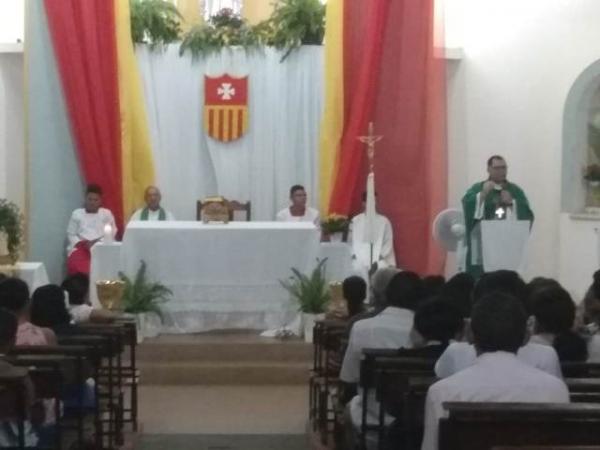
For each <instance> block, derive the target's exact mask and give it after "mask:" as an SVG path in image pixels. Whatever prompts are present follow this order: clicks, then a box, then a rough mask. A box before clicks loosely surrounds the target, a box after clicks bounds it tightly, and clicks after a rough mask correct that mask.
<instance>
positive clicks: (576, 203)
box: [561, 60, 600, 219]
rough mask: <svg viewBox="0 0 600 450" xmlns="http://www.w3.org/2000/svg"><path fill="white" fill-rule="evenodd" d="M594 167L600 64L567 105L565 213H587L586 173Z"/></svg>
mask: <svg viewBox="0 0 600 450" xmlns="http://www.w3.org/2000/svg"><path fill="white" fill-rule="evenodd" d="M594 126H595V128H596V129H597V130H595V129H594ZM590 144H592V145H590ZM594 147H596V149H594ZM594 163H596V164H598V163H600V60H599V61H596V62H594V63H593V64H591V65H590V66H588V67H587V68H586V69H585V70H584V71H583V72H582V73H581V74H580V75H579V76H578V77H577V79H576V80H575V82H574V83H573V86H572V87H571V89H570V91H569V94H568V95H567V100H566V102H565V109H564V116H563V145H562V179H561V183H562V184H561V212H565V213H571V214H577V213H583V212H584V210H585V206H586V183H585V182H584V180H583V170H584V168H585V167H586V166H588V165H589V164H594ZM599 219H600V216H599Z"/></svg>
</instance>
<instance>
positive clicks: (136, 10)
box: [129, 0, 183, 49]
mask: <svg viewBox="0 0 600 450" xmlns="http://www.w3.org/2000/svg"><path fill="white" fill-rule="evenodd" d="M129 4H130V16H131V17H130V21H131V39H132V40H133V42H134V44H149V46H150V48H152V49H154V48H155V47H157V46H163V45H166V44H169V43H171V42H175V41H178V40H179V37H180V34H181V21H182V20H183V17H182V16H181V14H180V13H179V10H178V9H177V7H176V6H175V5H174V4H173V3H171V2H168V1H166V0H130V2H129Z"/></svg>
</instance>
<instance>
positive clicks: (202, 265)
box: [120, 221, 319, 333]
mask: <svg viewBox="0 0 600 450" xmlns="http://www.w3.org/2000/svg"><path fill="white" fill-rule="evenodd" d="M318 255H319V231H318V229H317V228H316V227H315V226H314V225H313V224H311V223H279V222H230V223H229V224H227V225H224V224H203V223H200V222H183V221H181V222H177V221H173V222H130V223H129V224H128V226H127V229H126V230H125V235H124V237H123V244H122V251H121V264H120V265H121V267H122V269H123V272H124V273H126V274H127V275H129V276H131V277H133V276H134V275H135V273H136V271H137V269H138V267H139V264H140V261H141V260H144V261H145V262H146V263H147V266H148V268H147V270H148V272H147V275H148V278H149V279H150V280H155V281H159V282H161V283H162V284H164V285H165V286H167V287H168V288H170V289H171V290H172V291H173V298H172V299H171V301H169V302H168V303H166V304H165V305H164V306H163V309H164V312H165V323H164V325H163V332H167V333H194V332H202V331H209V330H214V329H232V328H237V329H244V328H245V329H259V330H260V329H268V328H277V327H281V326H283V325H284V324H285V323H287V321H288V320H289V319H290V318H291V317H293V316H294V314H295V312H296V305H295V304H294V303H293V302H291V301H290V298H289V295H288V293H287V292H286V291H285V290H284V289H283V288H282V287H281V285H280V283H279V280H282V279H285V278H287V277H289V276H290V275H291V268H292V267H296V268H298V269H299V270H300V271H301V272H304V273H308V272H309V271H310V270H311V269H312V268H313V267H314V265H315V262H316V259H317V257H318Z"/></svg>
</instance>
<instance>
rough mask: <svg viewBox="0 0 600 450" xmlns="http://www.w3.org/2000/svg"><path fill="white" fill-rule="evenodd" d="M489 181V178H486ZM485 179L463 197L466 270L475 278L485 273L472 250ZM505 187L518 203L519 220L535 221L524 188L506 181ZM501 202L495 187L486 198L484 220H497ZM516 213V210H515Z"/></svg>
mask: <svg viewBox="0 0 600 450" xmlns="http://www.w3.org/2000/svg"><path fill="white" fill-rule="evenodd" d="M486 181H487V180H486ZM484 183H485V181H480V182H479V183H475V184H474V185H473V186H471V188H470V189H469V190H468V191H467V193H466V194H465V195H464V197H463V198H462V206H463V211H464V214H465V228H466V234H465V242H466V245H467V260H466V271H467V272H468V273H470V274H471V275H473V276H474V277H475V278H479V277H480V276H481V275H482V274H483V266H482V265H481V264H480V263H479V264H477V263H475V262H474V261H473V260H472V256H471V250H472V248H471V247H472V238H471V233H472V232H473V229H474V228H475V226H476V225H477V224H478V223H479V222H480V220H477V219H475V208H476V207H477V194H479V193H480V192H481V190H482V189H483V184H484ZM503 189H504V190H505V191H508V192H510V194H511V195H512V197H513V200H514V201H515V203H516V213H517V220H529V221H531V222H532V223H533V212H532V211H531V208H530V207H529V202H528V201H527V197H525V193H524V192H523V190H522V189H521V188H520V187H519V186H517V185H516V184H514V183H509V182H506V183H505V184H504V185H503ZM499 203H500V191H499V190H497V189H493V190H492V191H491V192H490V193H489V194H488V195H487V197H486V198H485V206H484V212H483V220H495V219H497V217H496V209H497V208H498V205H499ZM513 207H514V206H513ZM513 214H514V211H513Z"/></svg>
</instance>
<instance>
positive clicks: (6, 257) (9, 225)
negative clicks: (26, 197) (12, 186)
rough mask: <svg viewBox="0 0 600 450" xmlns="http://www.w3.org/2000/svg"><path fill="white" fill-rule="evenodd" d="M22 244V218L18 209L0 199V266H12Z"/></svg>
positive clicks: (17, 257)
mask: <svg viewBox="0 0 600 450" xmlns="http://www.w3.org/2000/svg"><path fill="white" fill-rule="evenodd" d="M22 244H23V216H22V215H21V211H20V210H19V207H18V206H17V205H16V204H14V203H13V202H10V201H8V200H6V199H4V198H3V199H0V265H7V264H14V263H16V262H17V260H18V259H19V252H20V251H21V247H22Z"/></svg>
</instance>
